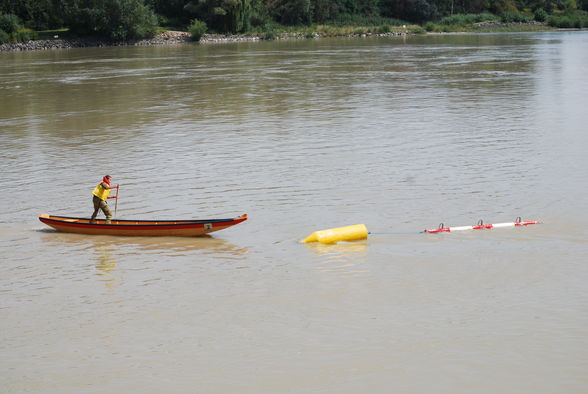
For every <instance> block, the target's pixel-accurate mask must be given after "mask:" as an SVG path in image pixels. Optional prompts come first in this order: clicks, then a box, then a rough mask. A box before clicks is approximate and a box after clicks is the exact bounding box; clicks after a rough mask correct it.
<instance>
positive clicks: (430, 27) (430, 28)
mask: <svg viewBox="0 0 588 394" xmlns="http://www.w3.org/2000/svg"><path fill="white" fill-rule="evenodd" d="M425 30H426V31H434V30H435V24H434V23H433V22H427V23H426V24H425Z"/></svg>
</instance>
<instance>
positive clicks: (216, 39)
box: [0, 31, 409, 52]
mask: <svg viewBox="0 0 588 394" xmlns="http://www.w3.org/2000/svg"><path fill="white" fill-rule="evenodd" d="M407 34H409V33H408V32H390V33H380V34H376V33H364V34H350V35H346V36H345V37H368V36H378V37H385V36H399V35H407ZM320 37H321V34H320V33H311V34H303V33H286V34H281V35H277V36H276V37H274V39H278V40H280V39H308V38H320ZM263 39H264V38H262V37H260V36H256V35H248V36H243V35H215V34H205V35H204V36H203V37H202V39H201V40H200V43H202V44H207V43H228V42H243V41H260V40H263ZM186 43H193V41H192V40H191V38H190V33H187V32H182V31H166V32H165V33H161V34H158V35H156V36H155V37H153V38H150V39H145V40H134V41H116V42H112V41H106V40H99V39H90V38H78V39H59V38H56V39H53V40H32V41H28V42H19V43H14V44H2V45H0V52H3V51H4V52H7V51H36V50H48V49H68V48H86V47H111V46H144V45H171V44H186Z"/></svg>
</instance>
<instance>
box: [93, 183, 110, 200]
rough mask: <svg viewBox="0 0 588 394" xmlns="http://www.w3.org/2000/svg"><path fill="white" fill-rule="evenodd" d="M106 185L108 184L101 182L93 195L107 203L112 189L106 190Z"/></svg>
mask: <svg viewBox="0 0 588 394" xmlns="http://www.w3.org/2000/svg"><path fill="white" fill-rule="evenodd" d="M104 183H106V182H100V183H99V184H98V186H96V187H95V188H94V191H92V194H93V195H95V196H96V197H98V198H99V199H101V200H102V201H106V199H107V198H108V195H109V194H110V189H106V188H105V187H104V186H102V184H104Z"/></svg>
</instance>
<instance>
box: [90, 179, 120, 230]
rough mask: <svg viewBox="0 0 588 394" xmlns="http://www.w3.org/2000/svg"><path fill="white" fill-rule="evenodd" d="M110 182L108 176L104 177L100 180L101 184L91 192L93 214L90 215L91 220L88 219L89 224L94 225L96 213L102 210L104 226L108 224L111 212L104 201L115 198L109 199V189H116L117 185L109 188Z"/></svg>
mask: <svg viewBox="0 0 588 394" xmlns="http://www.w3.org/2000/svg"><path fill="white" fill-rule="evenodd" d="M110 181H112V177H111V176H110V175H106V176H105V177H104V178H102V182H100V183H99V184H98V186H96V187H95V188H94V191H92V194H93V197H92V203H93V204H94V213H93V214H92V218H91V219H90V223H94V221H95V220H96V216H97V215H98V211H99V210H102V212H104V215H105V216H106V222H105V224H110V220H111V219H112V211H111V210H110V208H109V207H108V204H107V203H106V200H108V199H109V198H116V197H115V196H112V197H109V196H108V195H109V194H110V190H111V189H118V185H116V186H110Z"/></svg>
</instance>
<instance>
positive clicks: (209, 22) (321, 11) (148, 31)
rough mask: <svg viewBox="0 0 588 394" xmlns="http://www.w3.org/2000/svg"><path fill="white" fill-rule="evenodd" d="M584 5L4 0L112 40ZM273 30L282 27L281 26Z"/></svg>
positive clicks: (480, 0)
mask: <svg viewBox="0 0 588 394" xmlns="http://www.w3.org/2000/svg"><path fill="white" fill-rule="evenodd" d="M583 11H588V0H0V14H4V15H6V14H11V15H15V16H17V17H18V18H19V24H21V27H27V28H31V29H35V30H44V29H57V28H62V27H69V28H70V29H71V31H72V33H73V34H74V35H76V34H77V35H94V36H102V37H105V38H108V39H111V40H129V39H136V38H143V37H148V36H150V35H152V34H154V32H155V28H156V26H157V25H158V24H161V25H162V26H165V27H173V28H176V29H187V28H188V27H189V26H191V23H192V21H193V20H194V19H197V20H199V21H202V22H204V23H205V24H206V27H207V30H211V31H214V32H218V33H244V32H247V31H251V30H253V29H261V30H263V31H269V30H268V29H264V26H276V25H277V24H281V25H283V26H284V25H286V26H312V25H316V24H331V25H337V26H340V25H345V24H347V26H350V25H354V26H360V25H364V26H384V25H389V26H396V25H398V24H400V25H402V24H408V23H420V24H425V23H426V22H432V23H434V25H432V24H431V23H428V24H426V25H425V26H426V28H428V29H431V28H433V27H434V28H435V29H439V28H441V29H447V30H450V29H451V28H452V27H454V26H466V25H468V24H469V25H471V24H472V23H478V22H482V21H487V20H493V21H495V20H497V19H496V17H495V16H494V15H498V16H500V17H501V18H502V20H503V21H509V22H517V21H518V22H527V21H530V20H531V18H534V19H535V20H537V21H548V22H549V24H550V25H552V26H571V27H577V26H584V27H585V20H586V19H585V16H583V14H582V13H581V12H583ZM489 13H491V14H489ZM156 15H157V16H158V18H157V17H156ZM488 15H492V17H491V18H490V19H489V17H488ZM4 23H8V22H7V21H4ZM11 26H12V27H5V28H2V30H3V31H4V33H5V34H7V35H8V36H9V39H12V38H11V37H12V36H11V35H12V34H14V33H15V32H14V31H13V30H14V27H13V24H12V25H11ZM7 29H8V30H10V31H8V30H7ZM270 30H272V32H273V33H272V34H275V28H274V29H270ZM270 35H271V34H270ZM2 37H4V38H3V39H5V35H2Z"/></svg>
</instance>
